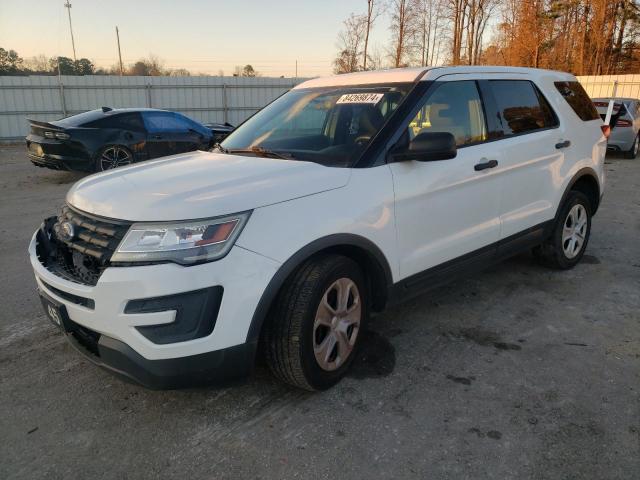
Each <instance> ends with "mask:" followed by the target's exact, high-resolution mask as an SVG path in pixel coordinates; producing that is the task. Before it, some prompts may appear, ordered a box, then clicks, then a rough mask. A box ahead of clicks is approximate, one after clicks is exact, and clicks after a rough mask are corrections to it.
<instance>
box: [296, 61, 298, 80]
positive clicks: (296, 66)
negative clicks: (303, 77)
mask: <svg viewBox="0 0 640 480" xmlns="http://www.w3.org/2000/svg"><path fill="white" fill-rule="evenodd" d="M297 78H298V60H296V79H297Z"/></svg>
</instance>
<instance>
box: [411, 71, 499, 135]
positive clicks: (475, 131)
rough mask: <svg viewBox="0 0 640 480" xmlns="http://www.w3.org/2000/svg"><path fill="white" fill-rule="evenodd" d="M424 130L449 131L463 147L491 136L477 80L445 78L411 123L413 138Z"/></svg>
mask: <svg viewBox="0 0 640 480" xmlns="http://www.w3.org/2000/svg"><path fill="white" fill-rule="evenodd" d="M423 132H448V133H451V134H452V135H453V136H454V137H455V139H456V146H458V147H461V146H464V145H470V144H474V143H478V142H482V141H485V140H486V139H487V125H486V122H485V118H484V112H483V110H482V101H481V99H480V94H479V93H478V88H477V87H476V82H474V81H472V80H464V81H459V82H445V83H443V84H442V85H440V86H439V87H438V88H437V90H436V91H435V92H433V93H432V94H431V95H430V96H429V98H428V99H427V100H426V102H425V103H424V105H423V106H422V108H420V110H419V111H418V113H417V114H416V116H415V117H414V118H413V120H412V121H411V122H410V123H409V127H408V133H409V139H411V140H412V139H413V138H414V137H416V136H417V135H418V134H420V133H423Z"/></svg>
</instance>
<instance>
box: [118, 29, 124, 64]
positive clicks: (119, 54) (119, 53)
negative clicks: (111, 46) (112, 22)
mask: <svg viewBox="0 0 640 480" xmlns="http://www.w3.org/2000/svg"><path fill="white" fill-rule="evenodd" d="M116 38H117V39H118V58H119V59H120V76H122V75H124V69H123V68H122V52H121V51H120V32H119V31H118V26H117V25H116Z"/></svg>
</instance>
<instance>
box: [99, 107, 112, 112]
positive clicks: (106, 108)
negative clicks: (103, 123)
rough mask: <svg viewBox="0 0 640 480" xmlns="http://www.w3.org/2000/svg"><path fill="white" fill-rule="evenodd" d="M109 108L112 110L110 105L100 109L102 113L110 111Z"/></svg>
mask: <svg viewBox="0 0 640 480" xmlns="http://www.w3.org/2000/svg"><path fill="white" fill-rule="evenodd" d="M111 110H113V108H111V107H102V111H103V112H104V113H107V112H110V111H111Z"/></svg>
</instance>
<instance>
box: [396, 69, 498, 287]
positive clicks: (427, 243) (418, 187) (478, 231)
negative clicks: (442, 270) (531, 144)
mask: <svg viewBox="0 0 640 480" xmlns="http://www.w3.org/2000/svg"><path fill="white" fill-rule="evenodd" d="M444 78H446V80H445V81H440V80H439V81H436V82H435V83H434V85H433V86H432V87H431V88H430V89H429V91H428V92H427V94H426V96H425V98H424V99H423V100H422V102H421V105H420V109H419V110H418V111H417V113H416V114H415V116H413V118H412V119H411V120H410V121H409V122H408V123H407V124H406V129H407V131H406V132H405V133H403V137H404V138H405V139H406V140H410V139H411V138H413V137H414V136H415V135H417V134H418V133H420V132H427V131H430V132H449V133H451V134H453V135H454V137H455V139H456V144H457V147H458V153H457V156H456V157H455V158H453V159H450V160H440V161H431V162H418V161H406V162H397V163H392V164H391V165H390V169H391V172H392V174H393V182H394V189H395V209H396V228H397V235H398V258H399V268H400V277H401V278H402V279H404V278H407V277H410V276H412V275H414V274H417V273H420V272H422V271H424V270H427V269H430V268H432V267H435V266H437V265H440V264H443V263H445V262H448V261H450V260H453V259H456V258H458V257H461V256H463V255H465V254H468V253H470V252H474V251H480V252H477V253H482V254H483V255H486V256H493V254H494V253H495V244H496V242H497V241H498V240H499V238H500V218H499V208H500V206H499V202H500V193H501V192H500V190H501V189H500V180H499V176H498V175H496V173H495V172H496V170H497V169H496V168H495V166H496V165H499V163H500V162H501V161H502V158H501V155H500V152H499V150H498V149H497V148H496V145H495V144H494V143H491V142H489V143H487V142H486V141H487V140H488V138H489V132H488V129H487V122H486V118H485V113H484V109H483V106H482V101H481V97H480V94H479V92H478V88H477V84H476V82H475V81H473V80H465V79H464V78H465V76H464V75H452V76H447V77H444ZM406 140H405V141H406ZM400 141H402V140H400ZM487 246H490V247H489V248H483V247H487Z"/></svg>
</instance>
